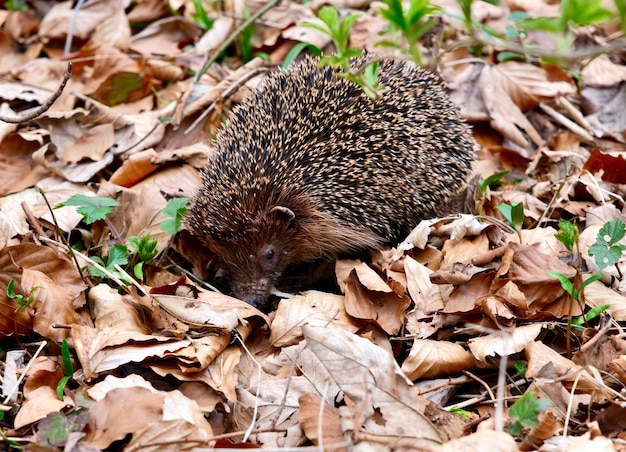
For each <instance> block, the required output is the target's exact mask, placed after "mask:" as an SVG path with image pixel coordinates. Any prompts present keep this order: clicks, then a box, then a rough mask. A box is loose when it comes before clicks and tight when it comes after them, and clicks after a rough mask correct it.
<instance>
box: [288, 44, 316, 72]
mask: <svg viewBox="0 0 626 452" xmlns="http://www.w3.org/2000/svg"><path fill="white" fill-rule="evenodd" d="M305 49H308V50H309V52H311V53H312V54H313V55H315V56H318V57H321V56H322V51H321V50H320V49H319V47H317V46H314V45H313V44H309V43H308V42H299V43H298V44H296V45H295V46H293V48H292V49H291V50H290V51H289V53H288V54H287V56H286V57H285V59H284V60H283V64H282V65H281V68H282V69H287V68H288V67H289V66H291V63H293V62H294V60H295V59H296V58H297V57H298V55H300V54H301V53H302V52H303V51H304V50H305Z"/></svg>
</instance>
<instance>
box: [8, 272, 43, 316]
mask: <svg viewBox="0 0 626 452" xmlns="http://www.w3.org/2000/svg"><path fill="white" fill-rule="evenodd" d="M14 287H15V280H14V279H11V280H10V281H9V283H8V284H7V297H9V298H10V299H11V300H15V301H17V308H16V309H15V312H19V311H23V310H24V309H26V308H27V307H29V306H30V305H31V304H32V303H33V301H35V295H34V293H35V289H43V287H41V286H35V287H33V288H32V289H31V290H30V293H29V294H28V298H26V297H25V296H24V295H22V294H18V293H15V291H14Z"/></svg>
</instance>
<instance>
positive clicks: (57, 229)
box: [33, 188, 91, 286]
mask: <svg viewBox="0 0 626 452" xmlns="http://www.w3.org/2000/svg"><path fill="white" fill-rule="evenodd" d="M39 194H40V195H41V197H42V198H43V200H44V202H45V203H46V206H48V211H49V212H50V216H51V217H52V223H54V227H55V229H56V233H57V236H59V237H61V241H62V242H63V243H64V244H65V247H66V249H67V253H68V254H69V255H70V257H71V258H72V259H73V260H74V264H75V265H76V269H77V270H78V274H79V275H80V279H82V280H83V282H84V283H85V284H86V285H87V286H90V285H91V284H90V282H89V281H87V280H86V279H85V275H83V272H82V270H81V269H80V264H79V263H78V260H77V259H76V252H75V251H74V250H73V249H72V247H71V246H70V244H69V242H68V241H67V238H66V237H65V234H63V231H62V230H61V227H60V226H59V223H58V221H57V217H56V215H55V214H54V209H53V208H52V206H51V205H50V202H49V201H48V197H47V196H46V193H45V192H44V191H43V190H42V189H41V188H40V189H39ZM33 227H34V226H33ZM35 230H36V231H37V228H35ZM37 232H39V231H37ZM40 236H44V237H45V234H44V233H43V231H41V233H40Z"/></svg>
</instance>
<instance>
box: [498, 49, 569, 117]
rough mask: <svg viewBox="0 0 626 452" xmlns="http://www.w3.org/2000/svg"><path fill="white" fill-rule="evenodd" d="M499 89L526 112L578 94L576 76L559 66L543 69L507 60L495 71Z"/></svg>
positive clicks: (544, 67)
mask: <svg viewBox="0 0 626 452" xmlns="http://www.w3.org/2000/svg"><path fill="white" fill-rule="evenodd" d="M491 74H492V80H493V83H494V84H495V85H498V87H497V88H495V89H496V90H498V91H500V90H502V92H505V93H507V94H508V95H509V97H510V98H511V99H512V100H513V102H515V104H516V105H517V106H518V107H519V108H520V110H521V111H523V112H526V111H528V110H530V109H532V108H535V107H536V106H537V105H539V103H540V102H542V101H544V100H550V99H553V98H555V97H559V96H565V95H568V94H569V95H573V94H576V85H575V84H574V81H573V80H572V77H571V76H570V75H569V74H567V73H566V72H565V71H564V70H563V69H561V68H559V67H556V66H543V67H539V66H536V65H534V64H528V63H521V62H519V61H507V62H505V63H501V64H498V65H495V66H493V67H492V69H491Z"/></svg>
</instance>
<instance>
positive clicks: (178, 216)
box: [160, 198, 189, 235]
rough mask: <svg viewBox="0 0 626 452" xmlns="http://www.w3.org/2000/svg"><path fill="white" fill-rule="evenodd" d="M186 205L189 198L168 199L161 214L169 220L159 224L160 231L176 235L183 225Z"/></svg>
mask: <svg viewBox="0 0 626 452" xmlns="http://www.w3.org/2000/svg"><path fill="white" fill-rule="evenodd" d="M188 203H189V198H172V199H170V200H169V201H168V202H167V205H166V206H165V209H163V214H164V215H165V216H167V217H170V218H168V219H167V220H164V221H163V222H161V225H160V226H161V229H162V230H164V231H165V232H167V233H168V234H170V235H174V234H176V233H177V232H178V230H179V229H180V227H181V226H182V224H183V216H184V214H185V211H186V210H187V204H188Z"/></svg>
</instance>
